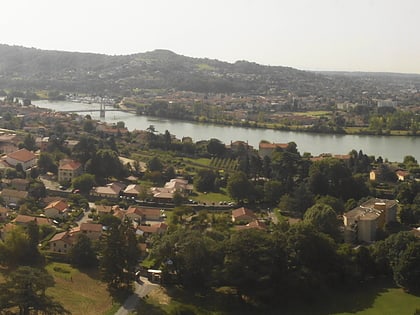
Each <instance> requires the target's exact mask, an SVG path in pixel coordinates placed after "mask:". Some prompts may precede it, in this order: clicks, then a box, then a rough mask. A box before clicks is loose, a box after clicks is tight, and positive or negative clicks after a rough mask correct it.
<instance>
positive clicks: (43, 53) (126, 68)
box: [0, 45, 420, 95]
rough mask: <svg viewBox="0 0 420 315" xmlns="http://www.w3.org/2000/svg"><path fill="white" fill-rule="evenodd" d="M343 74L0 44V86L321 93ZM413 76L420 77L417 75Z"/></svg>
mask: <svg viewBox="0 0 420 315" xmlns="http://www.w3.org/2000/svg"><path fill="white" fill-rule="evenodd" d="M357 77H360V76H357ZM411 79H412V78H411ZM411 79H410V80H411ZM349 80H352V81H354V78H352V77H351V76H349V75H339V76H338V77H337V74H336V73H335V74H334V73H322V74H321V73H315V72H307V71H300V70H296V69H293V68H289V67H272V66H262V65H258V64H256V63H251V62H247V61H237V62H235V63H227V62H221V61H218V60H211V59H205V58H190V57H185V56H181V55H177V54H175V53H173V52H171V51H167V50H155V51H152V52H146V53H139V54H133V55H126V56H108V55H102V54H92V53H76V52H62V51H47V50H40V49H34V48H24V47H19V46H8V45H0V89H18V90H32V89H47V90H59V91H63V92H79V93H82V92H86V93H97V94H108V95H113V94H114V95H115V94H119V95H126V94H130V93H131V91H133V89H176V90H185V91H195V92H208V93H211V92H216V93H217V92H226V93H230V92H244V93H252V94H285V93H289V92H292V93H294V94H295V95H310V94H312V95H325V94H326V93H328V94H331V93H332V94H334V93H336V91H340V90H343V88H345V87H346V86H348V82H349ZM415 80H416V81H418V82H420V76H417V77H415ZM361 85H363V84H362V83H356V84H355V86H356V87H357V88H363V86H361Z"/></svg>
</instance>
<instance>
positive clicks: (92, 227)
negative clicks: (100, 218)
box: [79, 223, 103, 241]
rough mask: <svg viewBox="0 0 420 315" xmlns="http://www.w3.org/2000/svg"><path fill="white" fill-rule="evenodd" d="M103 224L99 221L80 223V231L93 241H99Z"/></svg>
mask: <svg viewBox="0 0 420 315" xmlns="http://www.w3.org/2000/svg"><path fill="white" fill-rule="evenodd" d="M102 227H103V226H102V224H99V223H82V224H80V227H79V228H80V232H81V233H83V234H86V235H87V236H88V237H89V238H90V239H91V240H92V241H97V240H99V238H100V237H101V235H102Z"/></svg>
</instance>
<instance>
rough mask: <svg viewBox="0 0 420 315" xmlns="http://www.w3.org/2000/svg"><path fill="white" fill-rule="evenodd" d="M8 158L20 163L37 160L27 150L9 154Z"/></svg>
mask: <svg viewBox="0 0 420 315" xmlns="http://www.w3.org/2000/svg"><path fill="white" fill-rule="evenodd" d="M7 156H8V157H9V158H12V159H14V160H16V161H20V162H28V161H31V160H33V159H35V154H33V153H32V152H31V151H28V150H26V149H20V150H17V151H15V152H12V153H10V154H8V155H7Z"/></svg>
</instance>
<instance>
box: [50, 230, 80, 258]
mask: <svg viewBox="0 0 420 315" xmlns="http://www.w3.org/2000/svg"><path fill="white" fill-rule="evenodd" d="M74 241H75V237H74V236H73V235H71V234H70V233H69V232H67V231H64V232H61V233H57V234H55V235H54V236H53V237H52V238H51V239H50V240H49V241H48V244H49V245H50V250H51V251H53V252H56V253H63V254H67V253H68V252H69V251H70V249H71V248H72V246H73V243H74Z"/></svg>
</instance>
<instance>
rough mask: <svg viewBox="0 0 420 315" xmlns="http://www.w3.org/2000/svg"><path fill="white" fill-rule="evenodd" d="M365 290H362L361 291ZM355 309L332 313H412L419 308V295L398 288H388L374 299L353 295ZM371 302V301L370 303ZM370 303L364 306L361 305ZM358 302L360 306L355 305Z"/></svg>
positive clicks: (407, 314)
mask: <svg viewBox="0 0 420 315" xmlns="http://www.w3.org/2000/svg"><path fill="white" fill-rule="evenodd" d="M364 291H365V290H362V292H361V293H363V292H364ZM355 298H357V300H356V299H354V300H355V301H356V305H355V306H354V309H355V311H354V312H353V311H352V312H343V313H332V314H334V315H396V314H398V315H413V314H414V311H415V310H416V309H417V308H419V309H420V297H418V296H415V295H411V294H408V293H405V292H404V291H403V290H402V289H400V288H388V289H385V290H384V291H383V292H379V294H378V295H377V296H376V297H375V299H374V301H369V300H367V301H366V298H365V297H363V295H362V294H357V295H356V296H355ZM371 302H372V303H371ZM365 303H366V304H370V305H369V306H367V307H366V308H364V307H363V305H365ZM357 304H360V305H361V306H362V307H357Z"/></svg>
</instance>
